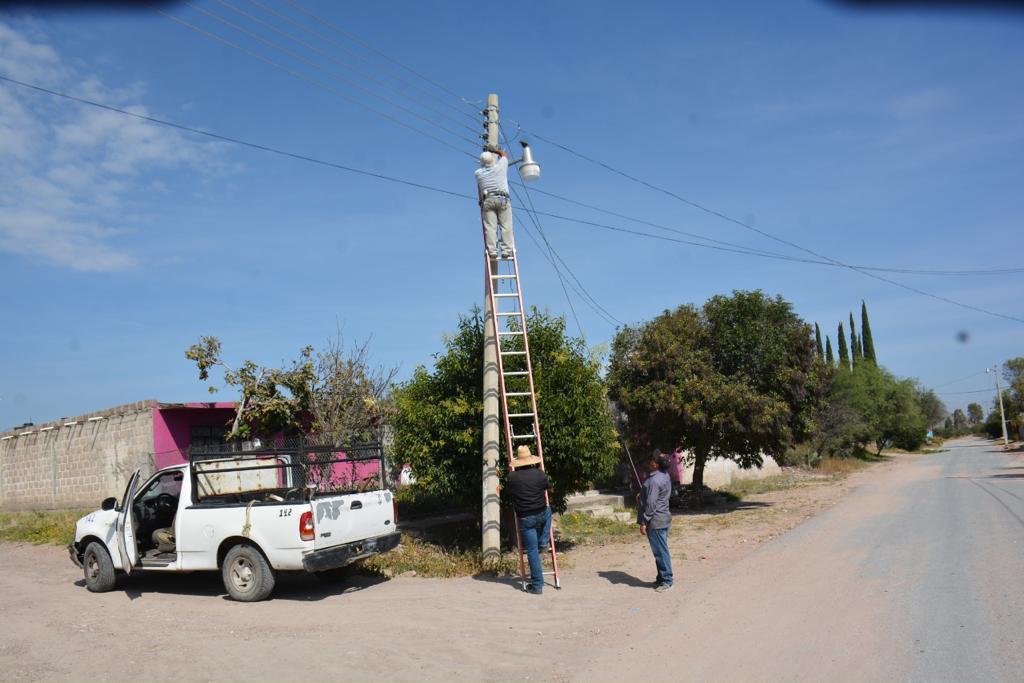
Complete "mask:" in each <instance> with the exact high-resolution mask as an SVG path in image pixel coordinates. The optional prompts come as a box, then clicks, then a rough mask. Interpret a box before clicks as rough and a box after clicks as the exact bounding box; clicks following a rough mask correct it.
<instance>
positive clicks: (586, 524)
mask: <svg viewBox="0 0 1024 683" xmlns="http://www.w3.org/2000/svg"><path fill="white" fill-rule="evenodd" d="M556 531H557V532H558V539H557V540H558V542H559V543H562V544H565V545H601V544H604V543H608V542H610V541H616V540H622V539H623V538H633V537H636V536H637V535H638V534H639V532H638V531H637V526H636V524H632V523H630V522H620V521H619V520H617V519H615V518H613V517H591V516H590V515H588V514H586V513H583V512H570V513H567V514H564V515H562V517H561V519H560V520H559V521H558V525H557V526H556Z"/></svg>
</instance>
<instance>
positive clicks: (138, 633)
mask: <svg viewBox="0 0 1024 683" xmlns="http://www.w3.org/2000/svg"><path fill="white" fill-rule="evenodd" d="M914 457H915V456H905V457H900V458H896V459H894V460H892V461H890V462H885V463H881V464H876V465H872V466H871V467H870V468H869V469H867V470H865V471H862V472H858V473H856V474H853V475H851V476H850V477H848V478H847V479H845V480H842V481H839V482H804V483H802V484H801V485H799V486H797V487H795V488H791V489H787V490H783V491H777V492H772V493H766V494H759V495H752V496H749V497H748V498H746V499H744V500H743V501H742V502H741V503H739V504H737V505H736V506H734V507H733V508H731V509H730V511H729V512H727V513H726V512H724V509H723V508H712V509H710V510H708V511H707V512H705V513H702V514H680V515H677V516H676V518H675V520H674V523H673V531H672V537H671V542H670V545H671V550H672V555H673V562H674V570H675V575H676V587H675V588H674V589H673V590H672V591H670V592H668V593H665V594H656V593H655V592H654V591H652V590H651V589H650V585H649V582H650V581H651V580H652V579H653V577H654V563H653V560H652V559H651V554H650V550H649V548H648V546H647V543H646V540H645V539H643V538H642V537H641V536H640V535H639V533H638V534H637V537H636V539H635V540H630V541H623V542H618V543H612V544H608V545H605V546H601V547H587V546H584V547H580V548H577V549H574V550H573V551H572V552H571V553H569V556H570V558H571V565H572V568H570V569H566V570H564V571H563V576H562V586H563V587H562V589H561V590H554V588H553V587H550V586H549V587H548V588H547V590H546V591H545V593H544V595H543V596H539V597H538V596H531V595H527V594H525V593H522V592H520V591H519V590H518V589H517V587H516V586H515V585H514V584H513V582H512V581H510V580H506V579H496V578H462V579H423V578H415V577H410V578H404V577H399V578H395V579H391V580H385V579H373V578H367V577H359V578H356V579H354V580H352V581H351V582H350V583H348V584H343V585H341V586H335V587H325V586H323V585H321V584H319V583H318V582H317V581H316V580H315V579H312V578H310V577H305V576H296V577H284V578H282V579H281V580H280V581H279V583H278V588H277V590H276V592H275V594H274V597H273V599H271V600H270V601H268V602H263V603H257V604H240V603H236V602H232V601H230V600H228V599H226V598H225V596H224V591H223V588H222V586H221V583H220V578H219V576H218V575H214V574H197V575H183V576H167V575H163V576H161V575H149V576H136V577H130V578H123V579H122V580H121V582H120V583H119V585H118V588H117V589H116V590H115V591H113V592H111V593H106V594H100V595H95V594H91V593H89V592H88V591H86V589H85V588H84V587H83V583H82V577H81V571H80V570H79V569H78V568H76V567H75V566H73V565H72V564H71V562H70V561H69V560H68V558H67V555H66V553H65V552H64V551H63V550H62V549H57V548H53V547H39V546H30V545H17V544H0V567H2V572H0V614H2V615H3V618H2V620H0V680H3V681H38V680H48V681H49V680H59V681H81V680H86V679H93V680H96V679H99V680H114V681H122V680H125V681H126V680H149V681H165V680H166V681H171V680H173V681H207V680H209V681H225V680H231V681H243V680H268V679H273V680H279V681H292V680H295V681H300V680H301V681H304V682H308V681H310V680H339V679H343V678H344V679H349V680H369V679H371V678H373V679H377V680H399V681H421V680H446V681H451V680H459V681H461V680H473V681H506V680H525V681H562V680H570V679H575V678H577V677H579V675H580V672H581V671H589V673H588V675H587V676H586V678H589V679H590V680H595V679H596V680H601V679H609V678H611V677H612V676H611V672H610V671H601V670H600V669H598V670H594V669H593V667H594V664H595V662H599V661H601V658H602V657H605V658H607V657H608V656H609V654H610V653H615V655H616V657H617V658H618V659H619V660H623V659H625V660H628V659H629V658H630V657H631V656H639V655H640V653H641V652H643V651H644V650H645V646H644V642H643V641H638V639H637V636H638V635H639V634H640V633H645V634H646V633H648V632H649V629H650V626H651V624H658V623H661V624H669V623H671V621H672V620H673V619H674V616H673V615H675V614H677V613H678V610H679V609H680V608H681V606H683V605H686V604H687V603H688V602H692V601H694V600H695V599H703V598H704V597H706V595H705V593H704V592H703V591H704V588H703V585H704V584H705V583H706V582H708V580H709V579H711V578H713V577H714V576H716V575H717V574H719V573H721V572H723V571H724V570H725V569H726V568H728V567H730V566H731V565H734V564H735V563H737V562H738V561H739V560H741V559H742V558H744V557H745V556H747V555H750V554H751V553H752V552H754V551H755V550H756V549H757V548H758V547H760V546H762V545H763V544H764V543H766V542H767V541H769V540H771V539H773V538H775V537H777V536H779V535H781V534H784V533H785V532H786V531H788V530H790V529H792V528H793V527H795V526H797V525H799V524H801V523H802V522H804V521H805V520H807V519H808V518H810V517H812V516H814V515H816V514H817V513H819V512H820V511H822V510H824V509H826V508H829V507H831V506H833V505H834V504H835V503H836V502H837V501H839V500H840V499H842V498H843V496H844V495H846V494H847V492H849V491H850V490H851V489H852V488H854V487H858V486H861V485H863V484H864V483H866V482H867V483H870V482H872V481H874V480H876V479H878V478H879V477H884V476H885V473H886V472H888V471H890V470H892V469H893V468H898V467H901V466H903V465H904V464H905V462H904V461H906V460H912V459H914ZM567 564H568V563H567ZM595 658H596V659H595ZM615 677H616V678H620V679H621V676H620V675H616V676H615ZM657 678H658V677H657V676H655V679H657Z"/></svg>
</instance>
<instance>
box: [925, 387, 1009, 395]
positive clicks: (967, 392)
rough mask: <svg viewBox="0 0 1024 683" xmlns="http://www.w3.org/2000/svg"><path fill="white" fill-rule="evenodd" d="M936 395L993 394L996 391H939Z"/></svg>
mask: <svg viewBox="0 0 1024 683" xmlns="http://www.w3.org/2000/svg"><path fill="white" fill-rule="evenodd" d="M938 393H939V394H941V395H943V396H956V395H960V394H994V393H996V390H995V389H993V388H991V387H989V388H988V389H974V390H973V391H940V392H938Z"/></svg>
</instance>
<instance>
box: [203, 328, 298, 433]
mask: <svg viewBox="0 0 1024 683" xmlns="http://www.w3.org/2000/svg"><path fill="white" fill-rule="evenodd" d="M185 357H186V358H188V359H189V360H191V361H194V362H195V364H196V367H197V368H198V369H199V379H200V380H203V381H209V379H210V370H212V369H214V368H218V367H219V368H220V369H221V371H222V372H223V376H224V384H225V385H227V386H230V387H234V388H235V389H237V390H238V392H239V394H240V395H241V396H240V398H239V401H238V405H237V407H236V409H235V419H234V420H233V421H232V423H231V430H230V432H229V433H228V436H227V438H228V439H230V440H244V439H249V438H252V437H256V436H260V437H265V436H270V435H272V434H276V433H278V432H281V431H284V432H292V431H298V430H299V429H300V428H301V427H302V421H303V416H305V415H307V414H308V413H309V400H310V388H311V387H312V385H313V382H314V363H313V347H311V346H306V347H304V348H303V349H301V350H300V351H299V358H298V359H297V360H295V361H292V363H291V364H290V365H289V366H285V367H283V368H271V367H263V366H260V365H257V364H256V363H254V362H253V361H251V360H246V361H243V362H242V364H241V365H239V366H238V369H234V368H232V367H231V366H229V365H228V364H227V363H226V362H225V361H224V358H223V354H222V348H221V342H220V340H219V339H218V338H217V337H209V336H207V337H200V338H199V342H198V343H196V344H193V345H192V346H190V347H189V348H188V350H187V351H186V352H185ZM208 390H209V392H210V393H211V394H213V393H216V392H217V390H218V388H217V387H216V386H214V385H212V384H211V385H210V386H209V387H208Z"/></svg>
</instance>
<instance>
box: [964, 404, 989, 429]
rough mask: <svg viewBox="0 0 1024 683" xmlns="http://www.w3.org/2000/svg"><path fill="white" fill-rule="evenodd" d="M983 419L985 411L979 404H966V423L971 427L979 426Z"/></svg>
mask: <svg viewBox="0 0 1024 683" xmlns="http://www.w3.org/2000/svg"><path fill="white" fill-rule="evenodd" d="M984 419H985V410H984V409H983V408H982V407H981V404H979V403H968V404H967V421H968V422H969V423H970V424H971V425H978V424H981V421H982V420H984Z"/></svg>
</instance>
